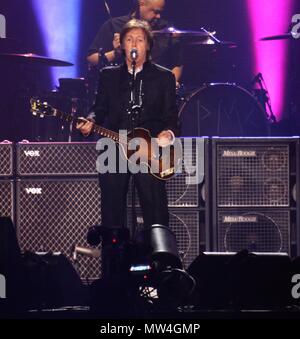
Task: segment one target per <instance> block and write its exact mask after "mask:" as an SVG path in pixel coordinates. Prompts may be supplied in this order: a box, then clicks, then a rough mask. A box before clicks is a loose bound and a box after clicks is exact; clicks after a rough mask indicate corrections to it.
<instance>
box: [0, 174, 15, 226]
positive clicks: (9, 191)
mask: <svg viewBox="0 0 300 339" xmlns="http://www.w3.org/2000/svg"><path fill="white" fill-rule="evenodd" d="M0 216H3V217H10V218H11V219H12V220H14V208H13V181H9V180H5V181H4V180H3V181H0Z"/></svg>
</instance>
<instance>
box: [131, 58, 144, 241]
mask: <svg viewBox="0 0 300 339" xmlns="http://www.w3.org/2000/svg"><path fill="white" fill-rule="evenodd" d="M135 77H136V61H135V60H133V61H132V81H131V100H130V109H129V111H128V117H129V118H130V129H131V133H132V137H133V138H134V137H135V135H134V134H135V133H134V129H135V128H136V127H137V122H138V120H139V117H140V110H141V105H140V102H137V95H136V78H135ZM134 176H135V175H134V174H132V181H131V192H132V194H131V216H132V239H135V235H136V230H137V214H136V209H135V199H136V194H135V187H136V185H135V177H134Z"/></svg>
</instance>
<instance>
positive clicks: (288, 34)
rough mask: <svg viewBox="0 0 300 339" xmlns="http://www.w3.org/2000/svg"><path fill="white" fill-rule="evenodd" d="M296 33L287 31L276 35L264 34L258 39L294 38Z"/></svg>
mask: <svg viewBox="0 0 300 339" xmlns="http://www.w3.org/2000/svg"><path fill="white" fill-rule="evenodd" d="M296 36H297V33H294V32H289V33H284V34H278V35H271V36H266V37H263V38H261V39H260V41H270V40H293V39H296Z"/></svg>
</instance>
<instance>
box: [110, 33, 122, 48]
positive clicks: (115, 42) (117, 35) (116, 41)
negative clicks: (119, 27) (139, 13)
mask: <svg viewBox="0 0 300 339" xmlns="http://www.w3.org/2000/svg"><path fill="white" fill-rule="evenodd" d="M112 43H113V46H114V50H115V51H117V53H121V52H122V49H121V42H120V33H115V34H114V40H113V42H112Z"/></svg>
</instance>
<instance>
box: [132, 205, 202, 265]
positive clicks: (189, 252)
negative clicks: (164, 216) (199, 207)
mask: <svg viewBox="0 0 300 339" xmlns="http://www.w3.org/2000/svg"><path fill="white" fill-rule="evenodd" d="M169 214H170V222H169V227H170V229H171V230H172V231H173V232H174V234H175V236H176V240H177V245H178V251H179V254H180V256H181V258H182V261H183V264H184V267H186V268H187V267H188V266H189V265H190V264H191V262H192V261H193V260H194V259H195V258H196V257H197V256H198V255H199V237H200V234H199V212H198V211H195V210H191V211H189V210H186V209H182V210H170V211H169ZM131 221H132V214H131V211H130V209H128V213H127V223H128V225H129V226H130V225H132V222H131ZM137 221H138V222H137V224H138V230H137V232H138V231H140V230H143V217H142V213H141V211H139V210H138V211H137Z"/></svg>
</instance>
